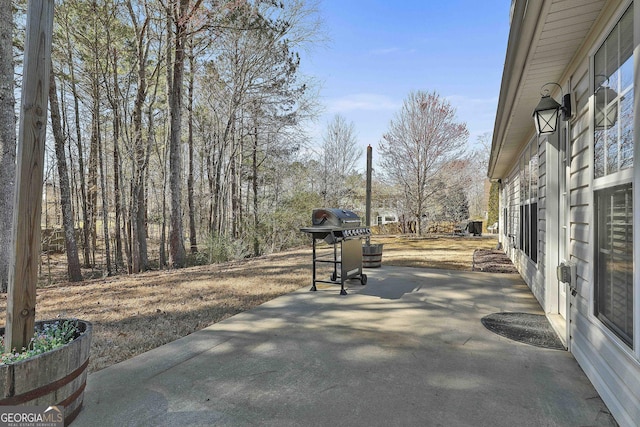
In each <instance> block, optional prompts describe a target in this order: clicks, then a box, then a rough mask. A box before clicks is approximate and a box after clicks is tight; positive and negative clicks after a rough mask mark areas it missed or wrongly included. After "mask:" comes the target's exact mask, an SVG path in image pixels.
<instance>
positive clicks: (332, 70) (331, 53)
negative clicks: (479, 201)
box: [303, 0, 511, 165]
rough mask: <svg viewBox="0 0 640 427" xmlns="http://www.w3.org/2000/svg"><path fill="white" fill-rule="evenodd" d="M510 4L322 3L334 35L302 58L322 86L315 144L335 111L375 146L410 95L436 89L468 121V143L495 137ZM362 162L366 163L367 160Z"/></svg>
mask: <svg viewBox="0 0 640 427" xmlns="http://www.w3.org/2000/svg"><path fill="white" fill-rule="evenodd" d="M510 6H511V0H439V1H432V0H396V1H392V0H321V2H320V13H321V15H322V18H323V20H324V29H325V31H326V32H327V35H328V36H329V38H330V41H329V43H328V44H327V46H326V47H319V48H316V49H315V50H314V51H313V52H312V53H310V54H309V56H307V55H305V56H303V71H304V72H305V73H307V74H310V75H313V76H314V77H315V78H317V79H318V80H319V81H320V82H321V85H322V88H321V90H320V95H321V103H322V104H323V106H324V111H323V114H322V116H321V117H320V119H319V120H318V122H317V123H315V124H314V125H313V127H312V128H311V129H310V132H309V133H310V136H311V137H312V139H313V142H314V144H315V145H319V144H320V143H321V135H322V132H323V130H324V129H325V128H326V125H327V123H328V122H329V121H330V119H331V118H332V117H333V116H334V115H335V114H336V113H339V114H342V115H343V116H344V117H345V118H346V119H347V121H349V122H353V123H354V125H355V128H356V133H357V136H358V142H359V144H360V145H362V146H363V147H366V146H367V145H368V144H371V145H372V146H373V147H374V161H375V147H377V144H378V142H379V141H380V140H381V139H382V134H383V133H384V132H385V131H386V130H387V129H388V125H389V121H390V120H391V119H392V118H393V117H394V114H396V113H397V112H398V111H399V109H400V106H401V105H402V101H403V100H404V99H405V98H406V96H407V95H408V94H409V92H411V91H416V90H423V91H436V92H438V94H439V95H440V96H442V97H445V98H446V99H447V100H449V102H450V103H451V105H453V106H454V107H455V108H456V109H457V118H458V120H459V121H461V122H466V123H467V127H468V129H469V132H470V138H469V142H470V144H474V143H475V142H476V140H477V137H478V136H479V135H481V134H482V133H484V132H491V131H492V129H493V124H494V120H495V113H496V108H497V102H498V95H499V92H500V79H501V76H502V68H503V65H504V58H505V53H506V46H507V37H508V33H509V8H510ZM363 165H364V163H363Z"/></svg>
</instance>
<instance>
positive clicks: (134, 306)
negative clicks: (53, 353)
mask: <svg viewBox="0 0 640 427" xmlns="http://www.w3.org/2000/svg"><path fill="white" fill-rule="evenodd" d="M371 243H382V244H383V245H384V249H383V261H382V263H383V265H396V266H409V267H426V268H441V269H451V270H468V271H471V270H480V271H494V270H495V271H499V272H511V271H507V270H508V264H510V262H508V263H507V262H505V258H506V257H505V256H504V254H503V253H502V252H501V251H494V250H492V249H493V248H495V246H496V244H497V240H496V238H495V237H492V236H485V237H459V236H431V237H422V238H418V237H413V236H373V237H372V239H371ZM476 251H478V252H476ZM474 253H475V256H474ZM474 258H475V261H474ZM61 259H62V258H61V257H59V258H58V259H51V258H49V259H48V260H46V261H47V262H48V263H47V265H46V266H45V268H43V275H42V276H43V278H42V280H41V283H43V285H42V286H41V287H39V288H38V291H37V297H36V298H37V299H36V301H37V306H36V318H37V320H41V319H53V318H69V317H72V318H80V319H83V320H88V321H90V322H92V323H93V328H94V331H93V342H92V345H91V362H90V365H89V371H90V372H94V371H97V370H100V369H103V368H105V367H107V366H110V365H112V364H114V363H118V362H120V361H123V360H125V359H128V358H130V357H133V356H135V355H137V354H140V353H143V352H145V351H148V350H150V349H152V348H155V347H158V346H160V345H163V344H166V343H168V342H171V341H173V340H176V339H178V338H180V337H183V336H185V335H188V334H190V333H192V332H194V331H197V330H199V329H202V328H204V327H206V326H208V325H211V324H213V323H216V322H219V321H221V320H224V319H226V318H228V317H230V316H233V315H234V314H237V313H240V312H242V311H245V310H248V309H250V308H252V307H255V306H257V305H260V304H262V303H264V302H266V301H269V300H271V299H273V298H276V297H277V296H280V295H283V294H286V293H289V292H292V291H294V290H297V289H299V288H301V287H307V286H310V285H311V268H312V266H311V247H310V246H309V247H304V248H299V249H296V250H291V251H287V252H283V253H279V254H273V255H268V256H263V257H259V258H255V259H249V260H244V261H238V262H231V263H226V264H218V265H207V266H196V267H189V268H185V269H180V270H164V271H149V272H145V273H141V274H136V275H119V276H112V277H104V278H96V279H87V280H85V281H84V282H81V283H68V282H60V281H59V277H61V272H64V270H65V268H66V266H65V265H64V262H63V261H62V260H61ZM507 261H508V259H507ZM503 270H504V271H503ZM47 272H51V274H50V275H47V274H45V273H47ZM54 272H55V273H54ZM325 273H326V274H328V272H322V273H321V274H325ZM95 274H96V272H95V271H88V272H85V275H86V276H92V275H93V276H95ZM5 311H6V294H0V317H1V318H4V317H5V315H6V314H5Z"/></svg>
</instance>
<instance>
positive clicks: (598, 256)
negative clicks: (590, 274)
mask: <svg viewBox="0 0 640 427" xmlns="http://www.w3.org/2000/svg"><path fill="white" fill-rule="evenodd" d="M593 71H594V73H593V78H594V81H593V87H594V93H593V95H594V115H593V120H594V134H593V142H594V169H593V170H594V188H595V192H594V202H595V225H596V227H595V234H596V235H595V242H596V253H595V277H594V278H595V288H594V292H595V295H594V313H595V315H596V316H597V317H598V319H600V320H601V321H602V323H603V324H604V325H605V326H606V327H607V328H609V329H610V330H611V331H612V332H613V333H615V334H616V335H617V336H618V337H620V338H621V339H622V340H623V341H624V342H625V343H626V344H627V345H629V346H631V347H632V346H633V191H632V190H633V189H632V183H631V179H632V173H631V172H632V170H633V145H634V140H633V114H634V112H633V99H634V93H633V80H634V77H633V5H632V6H630V7H629V9H627V11H626V12H625V13H624V15H623V16H622V18H620V21H618V23H617V24H616V26H615V27H614V28H613V30H612V31H611V33H610V34H609V35H608V37H607V38H606V40H605V41H604V43H603V44H602V46H601V47H600V48H599V49H598V51H597V52H596V54H595V56H594V58H593Z"/></svg>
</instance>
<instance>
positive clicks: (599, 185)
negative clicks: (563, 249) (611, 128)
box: [587, 0, 640, 361]
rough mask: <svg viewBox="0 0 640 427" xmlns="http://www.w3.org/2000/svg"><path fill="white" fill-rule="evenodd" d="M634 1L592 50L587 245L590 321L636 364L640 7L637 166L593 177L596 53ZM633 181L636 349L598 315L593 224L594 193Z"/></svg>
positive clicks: (638, 8) (637, 17)
mask: <svg viewBox="0 0 640 427" xmlns="http://www.w3.org/2000/svg"><path fill="white" fill-rule="evenodd" d="M632 3H633V0H629V1H626V2H624V3H623V4H621V5H620V6H619V8H618V9H617V11H616V12H615V13H614V14H613V15H612V16H611V19H609V21H608V22H607V24H606V26H605V28H606V29H605V30H604V31H602V34H601V35H600V36H599V37H598V38H597V39H596V41H595V42H594V44H593V46H592V48H591V50H590V51H589V58H588V59H589V61H588V62H589V102H588V105H589V111H588V113H587V114H588V115H589V117H588V118H589V135H588V138H589V140H588V144H589V147H588V152H589V166H588V168H587V170H588V171H589V177H590V178H589V182H590V185H589V187H590V188H589V191H588V200H589V206H590V208H589V210H588V214H587V215H588V223H589V224H591V233H590V241H589V243H588V249H589V253H590V254H591V259H590V262H591V263H592V268H591V269H590V274H589V278H588V280H589V282H590V284H591V286H590V293H589V296H588V313H587V316H588V319H589V321H590V322H591V325H592V326H593V327H596V328H597V329H598V330H599V331H600V332H601V333H602V334H603V335H604V336H605V337H606V338H607V339H608V340H609V341H610V342H611V343H612V344H613V345H615V346H616V348H617V349H618V350H619V351H621V352H622V353H624V354H626V355H627V356H629V357H631V358H632V359H634V360H635V361H639V360H640V342H639V341H638V340H639V339H640V333H639V332H640V331H638V328H640V326H639V325H640V313H638V311H639V310H638V309H639V307H640V302H639V301H640V296H639V295H638V294H640V281H639V278H638V276H639V271H638V270H639V269H638V268H637V267H636V266H638V265H640V264H638V262H640V254H639V253H638V251H639V250H640V244H639V242H638V229H637V228H638V225H640V221H639V220H638V216H639V214H640V203H639V202H640V200H638V198H640V197H637V193H638V190H637V189H638V188H640V187H639V185H640V184H639V182H640V177H639V175H640V173H639V170H638V166H639V162H638V159H640V157H638V155H639V152H640V149H639V148H638V143H639V141H640V138H639V133H640V129H638V126H637V125H640V119H639V117H638V112H639V111H640V110H638V107H639V98H640V93H639V92H638V89H639V88H640V82H639V80H640V76H639V74H640V57H639V56H640V55H639V54H640V45H639V42H640V34H639V33H640V31H639V29H638V27H639V26H640V4H636V5H634V10H633V20H634V22H633V29H634V45H635V46H634V50H633V54H632V56H633V60H634V70H633V72H634V166H633V167H632V168H627V169H623V170H622V171H619V172H615V173H613V174H610V175H605V176H603V177H600V178H595V177H594V168H595V165H594V158H595V157H594V156H595V147H594V145H595V141H594V131H595V129H594V122H593V117H594V111H595V97H594V96H593V92H594V90H595V88H594V69H595V65H594V59H595V54H596V52H597V51H598V50H599V49H600V48H601V47H602V45H603V44H604V42H605V40H606V39H607V37H609V35H610V34H611V32H612V31H613V28H614V27H615V26H616V25H617V24H618V22H620V19H621V18H622V16H623V15H624V13H625V12H626V11H627V9H628V8H629V7H630V6H631V4H632ZM629 182H632V187H633V193H632V194H633V195H632V197H633V211H634V214H633V215H634V227H633V233H634V239H633V240H634V247H633V251H634V253H633V260H634V261H633V264H634V273H633V295H634V307H633V317H634V319H633V322H634V324H633V347H629V345H628V344H627V343H625V342H624V341H622V339H621V338H619V337H618V336H617V335H616V334H615V333H614V332H613V331H611V329H609V328H608V327H607V326H606V325H605V324H604V323H603V322H602V321H601V320H600V319H598V317H597V316H596V315H595V294H596V267H597V266H596V256H595V253H596V232H597V231H596V228H597V224H595V223H594V218H595V209H596V208H595V192H596V191H598V190H601V189H604V188H608V187H611V186H614V185H623V184H627V183H629Z"/></svg>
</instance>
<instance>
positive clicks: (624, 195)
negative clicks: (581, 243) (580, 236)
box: [595, 185, 633, 345]
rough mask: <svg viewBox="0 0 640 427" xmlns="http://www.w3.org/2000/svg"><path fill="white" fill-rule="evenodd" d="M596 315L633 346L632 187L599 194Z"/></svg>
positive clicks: (602, 191)
mask: <svg viewBox="0 0 640 427" xmlns="http://www.w3.org/2000/svg"><path fill="white" fill-rule="evenodd" d="M596 203H597V205H596V216H597V218H596V224H597V229H598V240H597V246H598V252H597V254H596V258H597V259H596V264H597V267H598V275H597V278H596V280H597V295H596V307H595V308H596V310H595V313H596V315H597V316H598V318H600V320H602V321H603V322H604V324H605V325H607V326H608V327H609V329H611V330H612V331H613V332H615V334H616V335H618V336H619V337H620V338H622V340H623V341H624V342H626V343H627V344H629V345H631V344H632V342H633V339H632V337H633V232H632V231H633V230H632V227H633V210H632V206H633V203H632V195H631V186H630V185H622V186H619V187H613V188H607V189H606V190H600V191H598V197H597V199H596Z"/></svg>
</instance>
